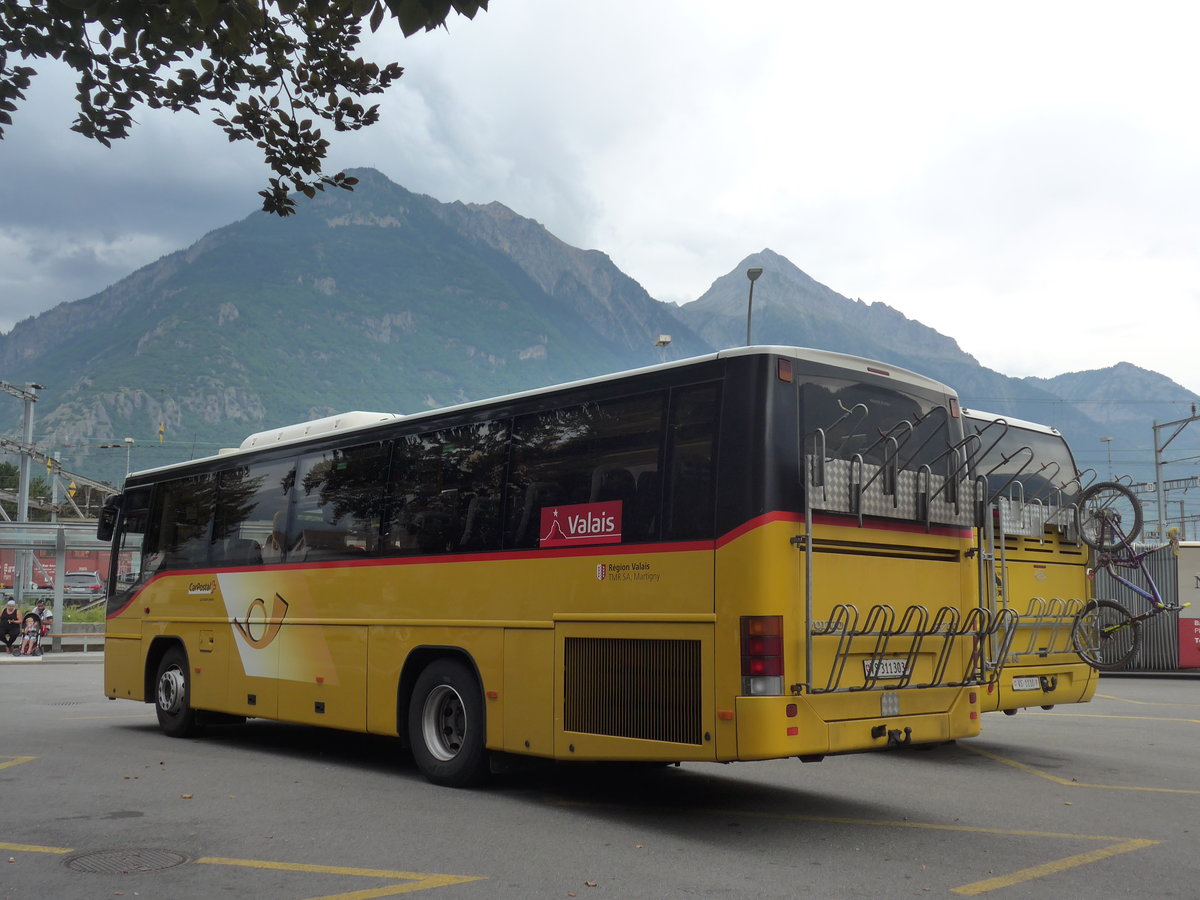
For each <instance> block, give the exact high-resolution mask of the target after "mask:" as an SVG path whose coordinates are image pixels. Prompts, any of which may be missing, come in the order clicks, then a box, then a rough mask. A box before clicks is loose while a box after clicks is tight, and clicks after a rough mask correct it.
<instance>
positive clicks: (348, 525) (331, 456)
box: [286, 442, 391, 562]
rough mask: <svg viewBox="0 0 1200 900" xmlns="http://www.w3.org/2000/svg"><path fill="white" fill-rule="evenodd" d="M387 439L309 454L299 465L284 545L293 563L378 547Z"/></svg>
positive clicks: (356, 553)
mask: <svg viewBox="0 0 1200 900" xmlns="http://www.w3.org/2000/svg"><path fill="white" fill-rule="evenodd" d="M390 452H391V445H390V444H388V443H385V442H380V443H376V444H368V445H364V446H361V447H345V448H341V447H339V448H336V449H332V450H325V451H323V452H321V453H311V454H308V455H306V456H304V457H302V458H301V459H300V462H299V464H298V467H297V477H296V483H297V485H298V490H297V491H296V497H295V509H294V517H293V521H292V527H291V530H290V532H289V533H288V537H287V539H286V543H287V545H288V548H289V556H288V559H289V560H290V561H292V562H297V561H304V560H311V559H346V558H352V557H355V556H361V555H363V554H366V553H374V552H375V551H377V550H378V549H379V528H380V516H381V513H382V510H383V497H384V478H385V476H386V475H387V465H388V457H389V454H390Z"/></svg>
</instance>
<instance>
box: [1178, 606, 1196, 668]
mask: <svg viewBox="0 0 1200 900" xmlns="http://www.w3.org/2000/svg"><path fill="white" fill-rule="evenodd" d="M1179 668H1181V669H1200V619H1185V618H1183V617H1180V619H1179Z"/></svg>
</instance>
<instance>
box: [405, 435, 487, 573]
mask: <svg viewBox="0 0 1200 900" xmlns="http://www.w3.org/2000/svg"><path fill="white" fill-rule="evenodd" d="M507 439H508V425H507V423H506V422H480V423H473V424H470V425H458V426H455V427H453V428H444V429H442V430H441V431H435V432H430V433H427V434H412V435H407V436H405V437H401V438H397V439H396V443H395V448H394V451H393V458H392V474H391V478H390V482H389V484H390V487H389V494H390V495H389V503H388V510H389V512H388V527H387V538H386V546H385V547H384V551H385V552H387V553H395V554H429V553H450V552H455V551H460V550H495V549H499V547H500V528H499V522H500V503H501V498H502V492H501V482H502V480H503V477H504V463H505V459H506V452H507Z"/></svg>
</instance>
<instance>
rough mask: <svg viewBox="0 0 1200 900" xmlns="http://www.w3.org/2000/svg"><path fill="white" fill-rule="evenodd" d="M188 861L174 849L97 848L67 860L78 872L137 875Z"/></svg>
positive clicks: (68, 865)
mask: <svg viewBox="0 0 1200 900" xmlns="http://www.w3.org/2000/svg"><path fill="white" fill-rule="evenodd" d="M187 861H188V858H187V856H185V855H184V854H182V853H177V852H175V851H174V850H156V849H145V848H143V849H141V850H96V851H95V852H92V853H81V854H80V855H79V856H72V857H71V858H70V859H68V860H67V863H66V864H67V867H68V868H70V869H74V870H75V871H76V872H90V873H93V874H101V875H136V874H137V873H138V872H157V871H159V870H160V869H169V868H171V867H172V866H178V865H180V864H181V863H185V862H187Z"/></svg>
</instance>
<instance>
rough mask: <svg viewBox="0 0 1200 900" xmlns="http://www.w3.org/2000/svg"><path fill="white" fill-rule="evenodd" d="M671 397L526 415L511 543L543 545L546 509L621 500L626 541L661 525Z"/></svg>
mask: <svg viewBox="0 0 1200 900" xmlns="http://www.w3.org/2000/svg"><path fill="white" fill-rule="evenodd" d="M662 415H663V397H662V395H661V394H651V395H646V396H642V397H634V398H628V399H622V400H610V401H604V402H601V403H585V404H582V405H579V406H572V407H567V408H564V409H557V410H551V411H548V412H542V413H536V414H533V415H528V416H520V417H518V418H517V419H516V420H515V422H514V425H513V451H512V453H513V458H512V470H511V477H510V479H509V501H508V502H509V505H508V510H509V512H508V520H507V522H506V539H505V546H509V547H536V546H538V542H539V538H540V537H541V535H539V528H540V527H541V512H542V510H543V509H544V508H548V507H558V506H566V505H574V504H583V503H601V502H613V501H615V502H619V503H620V504H621V506H620V509H621V516H622V540H623V541H625V542H628V541H631V540H635V541H636V540H646V539H649V538H652V537H653V536H654V532H655V531H656V529H657V519H656V516H657V510H658V504H659V496H660V487H659V446H660V443H661V440H662Z"/></svg>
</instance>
